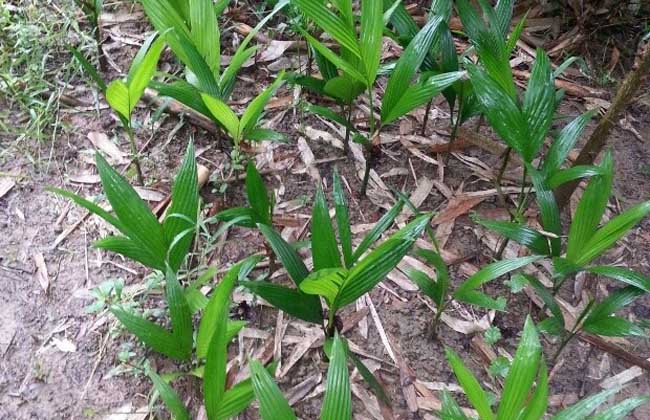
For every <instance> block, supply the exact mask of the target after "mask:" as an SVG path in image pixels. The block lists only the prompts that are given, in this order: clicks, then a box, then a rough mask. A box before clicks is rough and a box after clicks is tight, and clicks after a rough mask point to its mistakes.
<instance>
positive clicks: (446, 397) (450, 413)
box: [440, 389, 469, 420]
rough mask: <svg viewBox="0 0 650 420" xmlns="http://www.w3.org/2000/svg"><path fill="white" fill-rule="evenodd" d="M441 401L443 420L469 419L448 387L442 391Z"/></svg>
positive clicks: (441, 416)
mask: <svg viewBox="0 0 650 420" xmlns="http://www.w3.org/2000/svg"><path fill="white" fill-rule="evenodd" d="M441 403H442V409H441V410H440V418H441V419H442V420H469V419H468V417H467V416H466V415H465V413H463V410H462V409H461V408H460V406H459V405H458V403H457V402H456V400H454V397H453V396H452V395H451V392H449V391H447V390H446V389H445V390H443V391H442V398H441Z"/></svg>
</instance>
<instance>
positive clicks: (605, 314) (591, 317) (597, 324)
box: [582, 286, 645, 336]
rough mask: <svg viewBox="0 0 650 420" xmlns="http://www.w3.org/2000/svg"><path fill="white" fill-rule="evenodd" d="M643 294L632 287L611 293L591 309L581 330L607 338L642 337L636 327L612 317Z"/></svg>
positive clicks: (641, 333)
mask: <svg viewBox="0 0 650 420" xmlns="http://www.w3.org/2000/svg"><path fill="white" fill-rule="evenodd" d="M643 294H645V292H644V291H643V290H641V289H638V288H636V287H634V286H628V287H625V288H623V289H618V290H616V291H614V292H613V293H611V294H610V295H609V296H608V297H607V298H605V299H604V300H603V301H602V302H600V303H598V304H595V305H593V306H592V307H591V310H590V311H589V313H588V315H587V316H586V317H585V320H584V322H583V325H582V328H583V329H584V330H585V331H589V332H592V333H594V334H600V335H607V336H626V335H639V336H642V335H643V331H642V330H641V328H639V327H638V326H636V325H634V324H632V323H631V322H629V321H628V320H626V319H624V318H619V317H615V316H613V314H614V313H615V312H616V311H619V310H620V309H622V308H624V307H625V306H627V305H629V304H630V303H632V302H634V301H635V300H636V299H637V298H638V297H639V296H642V295H643Z"/></svg>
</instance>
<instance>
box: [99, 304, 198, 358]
mask: <svg viewBox="0 0 650 420" xmlns="http://www.w3.org/2000/svg"><path fill="white" fill-rule="evenodd" d="M111 313H112V314H113V315H115V317H116V318H117V319H118V320H119V321H120V322H121V323H122V325H124V328H126V329H127V330H128V331H129V332H130V333H131V334H133V335H135V336H136V337H138V338H139V339H140V340H141V341H142V342H143V343H144V344H145V345H147V346H149V347H151V348H152V349H153V350H154V351H157V352H158V353H160V354H164V355H165V356H168V357H171V358H172V359H176V360H181V361H182V360H185V359H186V357H187V354H186V352H185V351H184V349H181V348H180V347H179V345H178V343H177V341H176V337H175V336H174V335H173V334H172V333H170V332H169V331H167V330H165V329H164V328H162V327H161V326H159V325H157V324H154V323H153V322H151V321H148V320H146V319H144V318H142V317H141V316H137V315H133V314H132V313H130V312H127V311H126V310H124V309H122V308H118V307H113V308H111Z"/></svg>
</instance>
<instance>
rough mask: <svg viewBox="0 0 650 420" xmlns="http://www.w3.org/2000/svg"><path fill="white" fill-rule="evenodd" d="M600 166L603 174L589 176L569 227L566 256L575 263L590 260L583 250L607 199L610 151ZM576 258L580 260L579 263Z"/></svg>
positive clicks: (611, 173)
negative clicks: (586, 257) (585, 256)
mask: <svg viewBox="0 0 650 420" xmlns="http://www.w3.org/2000/svg"><path fill="white" fill-rule="evenodd" d="M600 166H601V168H602V171H603V175H602V176H599V177H594V178H591V180H590V182H589V185H588V186H587V188H586V189H585V192H584V193H583V194H582V198H581V199H580V202H579V203H578V207H577V208H576V211H575V214H574V215H573V219H572V222H571V227H570V229H569V239H568V243H567V251H566V258H567V259H568V260H569V261H572V262H574V263H576V264H577V265H582V264H584V263H586V262H589V261H590V260H589V259H585V258H584V250H585V249H586V248H587V244H588V243H589V242H590V240H591V239H592V237H593V236H594V233H595V232H596V229H597V228H598V224H599V223H600V220H601V219H602V217H603V214H604V213H605V208H606V207H607V202H608V201H609V195H610V191H611V189H612V178H613V171H614V169H613V161H612V155H611V153H609V152H607V153H605V155H604V156H603V160H602V162H601V164H600ZM578 260H580V261H582V262H580V263H579V262H578Z"/></svg>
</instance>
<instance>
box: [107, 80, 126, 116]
mask: <svg viewBox="0 0 650 420" xmlns="http://www.w3.org/2000/svg"><path fill="white" fill-rule="evenodd" d="M106 102H108V104H109V105H110V106H111V108H112V109H113V111H115V112H116V113H117V114H119V116H120V117H122V118H123V119H124V120H126V121H129V120H130V119H131V109H132V108H131V99H130V97H129V87H128V86H127V85H126V83H124V82H123V81H121V80H113V81H112V82H111V83H110V84H109V85H108V87H107V88H106Z"/></svg>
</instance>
